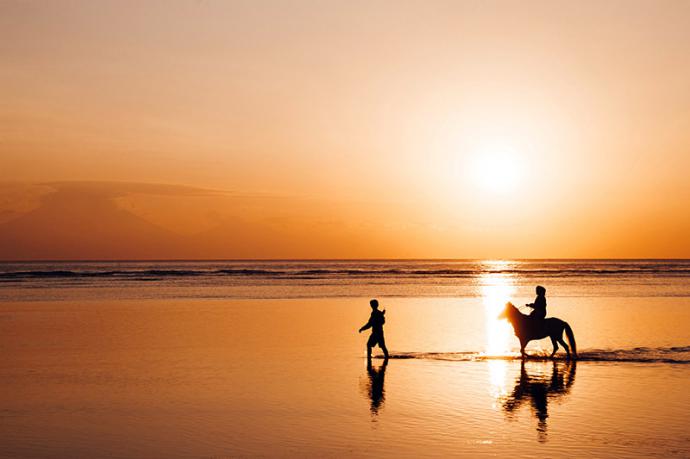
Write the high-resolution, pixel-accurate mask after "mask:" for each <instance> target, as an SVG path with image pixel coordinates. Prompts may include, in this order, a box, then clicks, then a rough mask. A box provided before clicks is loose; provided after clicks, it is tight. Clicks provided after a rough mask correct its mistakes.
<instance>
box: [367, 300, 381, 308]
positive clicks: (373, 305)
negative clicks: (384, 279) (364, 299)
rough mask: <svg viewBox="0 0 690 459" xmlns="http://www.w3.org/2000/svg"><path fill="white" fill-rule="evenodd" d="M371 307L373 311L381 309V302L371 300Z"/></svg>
mask: <svg viewBox="0 0 690 459" xmlns="http://www.w3.org/2000/svg"><path fill="white" fill-rule="evenodd" d="M369 305H370V306H371V309H378V308H379V300H371V301H370V302H369Z"/></svg>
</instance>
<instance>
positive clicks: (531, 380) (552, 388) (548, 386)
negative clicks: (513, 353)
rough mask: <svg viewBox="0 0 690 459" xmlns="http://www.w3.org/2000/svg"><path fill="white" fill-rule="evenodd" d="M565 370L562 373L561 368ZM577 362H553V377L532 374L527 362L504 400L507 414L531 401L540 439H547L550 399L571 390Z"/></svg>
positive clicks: (523, 363)
mask: <svg viewBox="0 0 690 459" xmlns="http://www.w3.org/2000/svg"><path fill="white" fill-rule="evenodd" d="M560 369H563V370H565V372H564V373H561V372H560V371H559V370H560ZM575 369H576V364H575V362H572V363H571V362H566V363H565V364H562V363H561V364H557V363H556V362H553V370H552V372H551V378H548V376H546V375H541V376H530V375H529V374H528V373H527V371H526V370H525V362H524V361H523V362H522V365H521V367H520V378H519V379H517V380H516V381H515V389H513V392H512V394H510V395H509V396H507V397H506V398H505V399H504V400H503V410H504V411H505V412H506V413H507V414H511V413H513V411H515V410H516V409H518V408H519V407H520V406H521V405H522V403H523V402H525V401H529V402H530V403H531V405H532V409H533V410H534V416H535V417H536V418H537V419H538V424H537V432H538V435H539V441H545V440H546V419H547V418H548V417H549V413H548V404H549V400H551V401H553V400H555V399H559V398H562V397H564V396H565V395H567V394H568V393H569V392H570V388H571V386H572V385H573V383H574V382H575Z"/></svg>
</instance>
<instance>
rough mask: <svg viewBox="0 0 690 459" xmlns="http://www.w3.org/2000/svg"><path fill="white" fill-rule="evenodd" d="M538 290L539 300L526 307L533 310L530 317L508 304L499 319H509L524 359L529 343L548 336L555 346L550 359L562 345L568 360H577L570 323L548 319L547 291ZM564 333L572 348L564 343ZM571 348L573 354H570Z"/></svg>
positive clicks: (540, 287) (538, 288) (542, 288)
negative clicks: (559, 345)
mask: <svg viewBox="0 0 690 459" xmlns="http://www.w3.org/2000/svg"><path fill="white" fill-rule="evenodd" d="M536 290H537V298H536V299H535V300H534V303H530V304H526V305H525V306H527V307H529V308H532V312H531V313H530V314H529V315H526V314H523V313H521V312H520V310H519V309H518V308H516V307H515V306H514V305H513V303H511V302H508V303H506V307H505V309H504V310H503V312H502V313H501V314H499V316H498V318H499V319H507V320H508V322H510V324H511V325H512V326H513V331H514V332H515V336H517V338H518V340H519V341H520V354H521V355H522V358H523V359H524V358H525V357H527V354H526V353H525V346H527V343H529V342H530V341H532V340H535V339H543V338H546V337H547V336H548V337H549V338H551V344H552V345H553V352H552V353H551V355H550V357H553V356H554V355H555V354H556V351H558V344H559V343H560V344H561V346H563V349H565V352H566V355H567V358H568V359H570V358H571V357H573V358H577V345H576V344H575V335H574V334H573V329H572V328H570V325H569V324H568V322H565V321H563V320H561V319H557V318H555V317H550V318H548V319H546V289H545V288H544V287H542V286H537V288H536ZM564 332H565V334H566V336H567V338H568V343H570V346H568V344H566V342H565V341H563V333H564ZM571 348H572V353H571V352H570V351H571Z"/></svg>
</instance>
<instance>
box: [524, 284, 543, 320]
mask: <svg viewBox="0 0 690 459" xmlns="http://www.w3.org/2000/svg"><path fill="white" fill-rule="evenodd" d="M536 291H537V297H536V298H535V299H534V303H530V304H526V305H525V306H527V307H528V308H532V312H531V313H530V314H529V316H530V317H531V318H533V319H544V318H545V317H546V289H545V288H544V287H542V286H541V285H537V288H536Z"/></svg>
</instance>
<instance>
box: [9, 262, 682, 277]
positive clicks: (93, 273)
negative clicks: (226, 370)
mask: <svg viewBox="0 0 690 459" xmlns="http://www.w3.org/2000/svg"><path fill="white" fill-rule="evenodd" d="M485 274H491V275H494V276H506V277H510V276H520V277H522V278H567V277H576V278H577V277H617V276H618V277H620V276H629V277H639V276H665V277H690V264H687V263H682V264H662V265H652V266H647V265H639V266H633V267H610V268H603V267H602V268H592V267H589V266H568V267H559V268H527V267H525V268H523V267H516V268H506V269H487V268H476V269H473V268H467V267H463V268H445V267H444V268H428V269H420V268H419V267H418V266H415V267H373V268H369V267H367V268H333V267H324V268H311V267H299V266H296V267H281V268H273V269H267V268H263V267H227V268H226V267H223V268H217V269H173V268H170V269H134V268H133V269H115V270H113V269H91V270H87V269H84V270H82V269H76V270H74V269H72V270H70V269H54V270H51V269H35V270H30V269H29V270H27V269H23V270H8V271H4V272H0V280H22V279H61V278H76V279H78V278H122V279H131V280H136V279H138V278H142V279H148V278H151V277H158V278H171V277H177V278H185V277H199V276H209V277H222V276H232V277H242V276H244V277H266V278H284V279H318V278H382V277H393V278H427V277H432V278H458V279H462V278H474V277H477V276H481V275H485Z"/></svg>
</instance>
